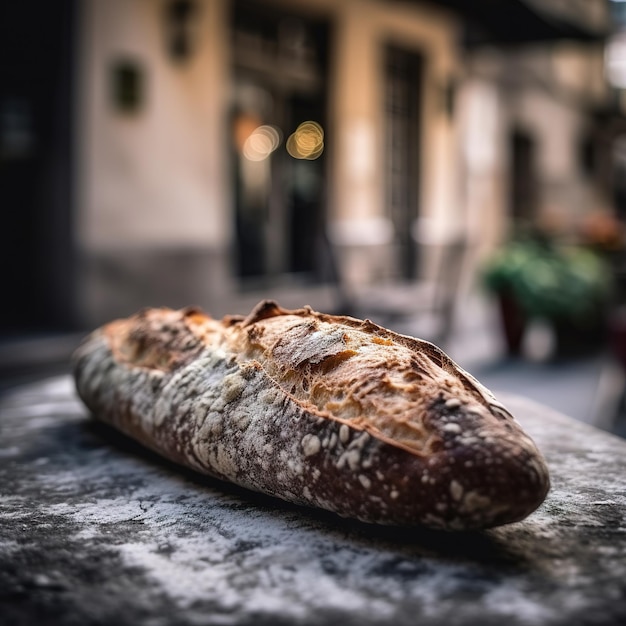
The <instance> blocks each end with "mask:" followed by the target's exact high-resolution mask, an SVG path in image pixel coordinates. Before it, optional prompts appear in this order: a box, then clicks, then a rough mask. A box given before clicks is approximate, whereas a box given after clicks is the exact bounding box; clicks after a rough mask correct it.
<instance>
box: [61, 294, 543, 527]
mask: <svg viewBox="0 0 626 626" xmlns="http://www.w3.org/2000/svg"><path fill="white" fill-rule="evenodd" d="M73 363H74V373H75V380H76V387H77V391H78V394H79V395H80V397H81V398H82V400H83V401H84V403H85V404H86V406H87V407H88V408H89V409H90V411H91V412H92V413H93V414H94V415H95V417H97V418H98V419H101V420H103V421H105V422H107V423H109V424H111V425H113V426H114V427H116V428H118V429H119V430H121V431H123V432H124V433H126V434H127V435H129V436H131V437H133V438H135V439H136V440H137V441H139V442H141V443H142V444H144V445H146V446H148V447H150V448H152V449H153V450H156V451H157V452H159V453H160V454H162V455H163V456H165V457H167V458H169V459H171V460H173V461H175V462H177V463H180V464H182V465H185V466H187V467H191V468H193V469H195V470H197V471H199V472H202V473H205V474H210V475H212V476H215V477H217V478H220V479H223V480H227V481H231V482H233V483H236V484H238V485H241V486H243V487H246V488H249V489H253V490H256V491H260V492H263V493H266V494H270V495H272V496H276V497H279V498H282V499H284V500H287V501H290V502H294V503H297V504H302V505H309V506H316V507H321V508H323V509H327V510H330V511H334V512H335V513H338V514H339V515H342V516H346V517H353V518H357V519H359V520H362V521H366V522H374V523H379V524H398V525H413V524H415V525H424V526H429V527H433V528H442V529H459V530H464V529H476V528H487V527H491V526H496V525H500V524H505V523H509V522H514V521H518V520H520V519H523V518H524V517H526V516H527V515H529V514H530V513H531V512H532V511H534V510H535V509H536V508H537V507H538V506H539V505H540V504H541V502H542V501H543V500H544V498H545V496H546V494H547V492H548V489H549V475H548V469H547V466H546V463H545V461H544V459H543V457H542V455H541V453H540V452H539V450H538V449H537V447H536V446H535V444H534V443H533V441H532V440H531V439H530V438H529V437H528V436H527V435H526V434H525V433H524V432H523V430H522V429H521V427H520V426H519V424H518V423H517V422H516V421H515V420H514V418H513V417H512V416H511V415H510V413H509V412H508V411H507V410H506V409H505V408H504V407H503V406H502V405H501V404H500V403H498V402H497V401H496V400H495V398H494V397H493V395H492V394H491V393H490V392H489V391H488V390H487V389H485V388H484V387H483V386H482V385H481V384H480V383H478V382H477V381H476V379H474V378H473V377H472V376H471V375H469V374H468V373H467V372H465V371H464V370H463V369H461V368H460V367H459V366H458V365H457V364H456V363H454V362H453V361H452V360H451V359H450V358H449V357H448V356H447V355H446V354H445V353H444V352H442V351H441V350H440V349H439V348H437V347H436V346H434V345H433V344H431V343H429V342H426V341H422V340H419V339H414V338H411V337H408V336H404V335H399V334H397V333H394V332H392V331H391V330H387V329H385V328H383V327H381V326H378V325H376V324H374V323H372V322H370V321H368V320H365V321H362V320H357V319H354V318H351V317H343V316H334V315H328V314H323V313H318V312H315V311H313V310H312V309H311V308H309V307H305V308H303V309H298V310H294V311H289V310H285V309H282V308H281V307H280V306H278V305H277V304H276V303H275V302H272V301H263V302H261V303H259V304H258V305H257V307H256V308H255V309H254V310H253V311H252V313H250V315H248V316H247V317H242V316H227V317H225V318H224V319H223V320H221V321H220V320H215V319H213V318H211V317H210V316H208V315H206V314H205V313H203V312H202V311H201V310H199V309H196V308H187V309H183V310H180V311H175V310H171V309H165V308H162V309H146V310H143V311H141V312H139V313H138V314H136V315H134V316H132V317H130V318H128V319H123V320H117V321H114V322H111V323H110V324H107V325H105V326H103V327H102V328H100V329H98V330H96V331H94V332H93V333H92V334H91V335H89V336H88V337H87V338H86V339H85V341H84V342H83V343H82V344H81V346H80V347H79V348H78V349H77V350H76V352H75V354H74V357H73Z"/></svg>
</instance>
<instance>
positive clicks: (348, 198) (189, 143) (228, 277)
mask: <svg viewBox="0 0 626 626" xmlns="http://www.w3.org/2000/svg"><path fill="white" fill-rule="evenodd" d="M271 1H273V2H275V3H276V4H281V3H283V4H285V0H268V2H271ZM286 5H287V6H288V7H289V9H290V10H292V11H295V10H301V11H302V12H303V14H304V15H306V13H307V12H309V13H315V14H317V15H320V14H321V15H324V16H325V17H327V18H328V19H329V20H330V22H331V26H332V32H333V33H334V35H333V42H332V55H333V56H332V58H331V66H332V77H331V85H330V93H331V97H330V102H329V128H328V132H330V133H333V135H334V137H333V139H334V140H333V141H331V142H329V144H330V145H331V147H332V148H331V149H332V152H331V154H329V162H330V167H329V196H328V226H329V231H330V232H331V234H333V236H334V237H335V242H336V243H337V245H338V248H339V250H340V252H341V255H340V260H341V263H342V272H343V274H344V276H345V277H346V279H347V280H348V282H350V283H353V284H363V283H368V282H371V281H372V280H375V279H377V278H380V277H381V276H384V275H388V274H389V273H390V270H389V264H390V263H391V262H392V261H391V260H390V259H391V258H392V257H391V255H390V253H389V245H390V235H391V233H390V231H389V227H390V226H389V220H388V214H387V210H386V207H385V189H384V180H383V172H384V167H383V164H384V150H383V145H384V144H383V141H384V137H383V121H384V118H383V113H384V110H383V108H384V99H383V86H384V83H383V67H382V51H383V49H384V45H385V44H386V43H392V42H393V43H396V44H400V45H404V46H406V47H407V48H409V49H414V50H416V51H419V52H420V53H421V54H423V56H424V59H425V73H424V89H423V94H424V96H423V97H424V102H423V106H422V111H421V114H422V117H423V121H422V128H423V133H422V137H421V142H422V153H423V158H422V165H421V174H420V177H421V185H420V193H421V197H420V202H419V204H420V208H421V212H422V213H421V215H422V216H423V217H426V218H430V221H431V223H434V224H435V230H436V231H437V232H445V231H446V230H449V229H451V228H456V227H457V226H458V222H459V220H462V219H464V218H463V208H462V202H461V201H460V199H459V196H458V192H459V186H458V176H457V174H458V172H457V168H456V162H457V160H456V158H455V156H456V154H457V145H456V134H455V126H454V123H453V120H452V119H451V118H450V117H449V116H448V115H447V114H446V113H445V107H444V106H443V104H442V102H443V95H442V94H443V93H444V89H445V87H446V85H448V84H449V82H450V80H451V79H452V78H453V77H455V76H456V75H457V74H458V60H457V58H456V54H457V48H456V43H455V42H456V35H457V31H456V28H457V25H458V24H457V22H456V21H455V20H454V19H453V18H452V16H451V15H449V14H447V13H442V12H438V11H435V10H433V9H431V8H427V6H428V5H425V6H420V5H418V4H409V3H406V4H403V3H397V4H396V3H387V2H377V1H375V0H343V1H342V2H336V1H335V0H291V1H290V2H286ZM197 6H198V7H199V13H198V20H197V21H196V23H195V25H194V41H195V43H196V48H195V50H194V52H193V54H192V55H191V57H190V58H189V60H188V61H187V62H185V63H183V64H178V63H176V62H174V61H172V60H171V59H170V58H169V57H168V55H167V49H166V44H165V39H164V35H165V29H164V26H165V21H164V15H163V3H157V2H153V1H152V0H132V1H129V0H108V1H106V2H104V1H103V0H86V2H85V11H84V14H83V24H82V28H81V29H80V30H81V34H82V39H81V55H80V57H81V58H80V63H79V68H78V72H79V76H80V79H81V80H80V84H81V89H80V94H79V106H78V110H80V111H82V115H81V117H80V119H79V120H78V122H77V123H78V125H79V132H78V133H77V136H78V142H79V145H78V151H79V155H80V159H79V161H80V171H79V172H78V176H77V179H78V181H79V187H78V189H77V197H78V206H79V207H80V215H79V230H78V233H77V239H78V247H79V250H80V251H81V255H82V259H83V262H82V294H83V295H82V300H83V311H82V315H83V318H84V320H85V323H88V324H92V323H98V322H100V321H103V320H106V319H109V318H110V317H112V316H115V315H124V314H127V313H129V312H131V311H133V310H135V309H136V308H138V307H141V306H146V305H162V304H166V305H170V306H182V305H185V304H190V303H196V304H200V305H202V306H205V307H206V308H208V309H209V310H211V311H214V312H215V313H218V314H221V313H222V312H227V311H228V309H229V307H233V306H237V305H236V295H237V285H236V282H235V279H234V273H233V270H232V267H231V255H230V247H231V245H232V238H233V232H232V228H231V221H232V202H231V187H230V185H231V180H230V172H229V170H228V165H227V158H225V155H226V154H227V151H226V146H227V143H226V142H227V137H226V132H227V129H228V113H229V109H228V107H229V97H230V93H229V89H230V56H229V55H230V51H229V37H230V33H229V17H228V13H229V2H228V0H199V1H198V2H197ZM120 60H130V61H132V62H133V63H135V64H136V65H137V67H139V68H140V70H141V72H142V73H143V75H144V78H145V94H144V99H143V103H142V105H141V106H140V107H139V109H138V110H137V111H135V112H132V113H128V112H122V111H119V110H116V108H115V106H114V105H113V104H112V102H111V97H110V93H109V92H110V87H111V74H110V72H111V67H112V65H113V64H114V63H116V62H117V61H120ZM312 304H314V305H315V302H312Z"/></svg>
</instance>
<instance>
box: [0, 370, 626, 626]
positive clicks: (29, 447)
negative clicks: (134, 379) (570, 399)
mask: <svg viewBox="0 0 626 626" xmlns="http://www.w3.org/2000/svg"><path fill="white" fill-rule="evenodd" d="M498 395H499V399H501V400H502V401H504V402H505V403H506V404H507V406H508V407H509V408H510V409H511V410H512V412H513V413H514V414H515V415H516V417H517V418H518V420H519V421H520V422H521V423H522V425H523V426H524V428H525V429H526V430H527V432H528V433H529V434H530V435H531V436H532V437H533V438H534V439H535V441H536V442H537V444H538V445H539V447H540V448H541V449H542V451H543V452H544V454H545V456H546V458H547V461H548V464H549V466H550V469H551V473H552V483H553V488H552V490H551V492H550V494H549V495H548V498H547V499H546V501H545V502H544V504H543V505H542V506H541V507H540V509H539V510H538V511H536V512H535V513H534V514H533V515H531V516H530V517H529V518H527V519H526V520H524V521H523V522H519V523H516V524H511V525H508V526H505V527H501V528H498V529H494V530H490V531H485V532H473V533H440V532H434V531H426V530H419V529H397V528H378V527H373V526H369V525H366V524H361V523H358V522H351V521H348V520H343V519H341V518H338V517H336V516H334V515H332V514H330V513H324V512H320V511H314V510H310V509H305V508H299V507H296V506H292V505H289V504H286V503H283V502H280V501H276V500H274V499H271V498H268V497H265V496H261V495H258V494H253V493H250V492H248V491H245V490H243V489H239V488H237V487H234V486H232V485H228V484H224V483H222V482H219V481H216V480H211V479H207V478H204V477H200V476H197V475H195V474H193V473H191V472H188V471H185V470H182V469H180V468H178V467H176V466H174V465H172V464H170V463H168V462H166V461H164V460H162V459H160V458H159V457H157V456H156V455H154V454H152V453H150V452H148V451H146V450H144V449H143V448H141V447H140V446H138V445H136V444H134V443H132V442H130V441H128V440H127V439H125V438H124V437H123V436H121V435H119V434H117V433H115V432H113V431H112V430H111V429H109V428H108V427H106V426H104V425H100V424H98V423H96V422H95V421H93V420H92V419H90V418H89V417H88V415H87V414H86V412H85V410H84V408H83V407H82V405H81V404H80V403H79V402H78V400H77V398H76V396H75V394H74V390H73V385H72V382H71V380H70V378H69V377H67V376H60V377H56V378H50V379H46V380H42V381H41V382H38V383H34V384H30V385H28V386H22V387H19V388H15V389H13V390H10V391H9V392H6V393H5V394H4V396H3V397H2V398H1V399H0V624H2V626H4V625H5V624H6V625H11V626H13V625H15V626H19V625H21V624H29V625H30V624H43V625H47V624H54V625H55V626H56V625H65V624H71V625H73V624H76V625H79V624H80V625H81V626H85V625H87V626H88V625H92V624H102V625H105V624H107V625H108V624H112V625H115V626H125V625H131V624H132V625H133V626H165V625H170V624H172V625H173V624H176V625H182V626H186V625H194V626H195V625H203V624H207V625H208V624H216V625H219V624H224V625H227V624H237V625H239V624H242V625H243V624H258V625H265V624H268V625H269V624H272V625H275V626H281V625H286V624H302V625H321V624H341V625H345V626H351V625H357V624H358V625H359V626H368V625H376V626H377V625H382V624H393V625H396V626H404V625H409V624H411V625H413V624H420V626H429V625H435V624H436V625H445V626H455V625H461V624H463V625H467V624H477V625H478V624H480V625H485V626H489V625H491V624H494V625H495V624H499V625H500V624H507V626H514V625H518V624H520V625H522V624H523V625H529V626H532V625H539V624H540V625H544V624H545V625H553V624H564V625H565V624H567V625H568V626H571V625H578V624H594V625H609V624H610V625H613V624H624V623H626V519H625V512H626V441H625V440H623V439H619V438H617V437H614V436H612V435H609V434H607V433H604V432H602V431H600V430H597V429H594V428H592V427H590V426H587V425H585V424H582V423H580V422H576V421H574V420H572V419H570V418H568V417H566V416H563V415H560V414H558V413H555V412H554V411H552V410H550V409H547V408H545V407H543V406H541V405H538V404H535V403H532V402H530V401H528V400H525V399H523V398H520V397H517V396H507V395H505V394H498Z"/></svg>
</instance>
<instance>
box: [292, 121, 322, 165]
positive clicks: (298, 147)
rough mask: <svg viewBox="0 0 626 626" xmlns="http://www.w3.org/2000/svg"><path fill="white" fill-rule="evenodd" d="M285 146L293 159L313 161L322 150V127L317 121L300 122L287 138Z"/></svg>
mask: <svg viewBox="0 0 626 626" xmlns="http://www.w3.org/2000/svg"><path fill="white" fill-rule="evenodd" d="M286 148H287V152H288V153H289V154H290V155H291V156H292V157H293V158H294V159H307V160H309V161H313V160H314V159H317V158H318V157H319V156H320V155H321V154H322V152H324V129H323V128H322V127H321V126H320V125H319V124H318V123H317V122H311V121H307V122H302V124H300V126H298V128H297V129H296V132H295V133H293V134H292V135H290V136H289V139H287V143H286Z"/></svg>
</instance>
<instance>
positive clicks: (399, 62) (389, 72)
mask: <svg viewBox="0 0 626 626" xmlns="http://www.w3.org/2000/svg"><path fill="white" fill-rule="evenodd" d="M422 66H423V61H422V57H421V55H419V54H417V53H416V52H413V51H410V50H405V49H402V48H397V47H395V46H389V47H387V49H386V56H385V70H386V71H385V79H386V85H385V94H384V97H385V118H386V139H387V141H386V151H385V163H386V187H387V189H386V197H387V211H388V215H389V217H390V219H391V221H392V222H393V227H394V231H395V242H394V243H395V249H396V252H397V253H396V268H397V269H396V271H397V274H398V275H399V276H400V277H401V278H406V279H411V278H414V277H415V275H416V271H417V250H416V246H415V241H414V239H413V237H412V234H411V232H412V227H413V225H414V223H415V221H416V219H417V218H418V216H419V193H420V181H419V169H420V144H421V129H420V114H421V101H422Z"/></svg>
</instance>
